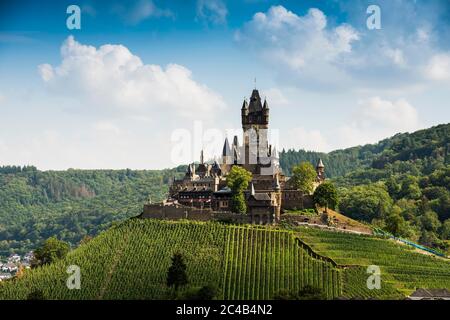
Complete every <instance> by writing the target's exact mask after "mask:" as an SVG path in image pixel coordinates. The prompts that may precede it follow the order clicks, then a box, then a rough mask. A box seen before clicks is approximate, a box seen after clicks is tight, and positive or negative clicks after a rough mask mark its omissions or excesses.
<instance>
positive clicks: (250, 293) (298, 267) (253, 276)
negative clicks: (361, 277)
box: [223, 227, 341, 299]
mask: <svg viewBox="0 0 450 320" xmlns="http://www.w3.org/2000/svg"><path fill="white" fill-rule="evenodd" d="M226 237H227V239H226V250H225V251H226V253H225V276H224V285H223V297H224V298H225V299H271V298H272V297H274V295H275V294H277V293H278V292H280V291H283V290H287V291H289V292H298V291H299V290H300V289H301V288H302V287H304V286H306V285H310V286H313V287H316V288H320V289H322V291H323V292H324V293H325V294H326V296H327V297H328V298H333V297H338V296H340V287H341V279H340V270H338V269H337V268H334V267H333V266H332V265H331V263H327V262H324V261H321V260H319V259H314V258H312V257H311V256H309V255H308V253H307V251H305V250H303V249H301V248H299V246H298V245H297V243H296V242H295V238H294V237H293V235H292V233H290V232H286V231H278V230H267V229H255V228H242V227H230V228H227V229H226Z"/></svg>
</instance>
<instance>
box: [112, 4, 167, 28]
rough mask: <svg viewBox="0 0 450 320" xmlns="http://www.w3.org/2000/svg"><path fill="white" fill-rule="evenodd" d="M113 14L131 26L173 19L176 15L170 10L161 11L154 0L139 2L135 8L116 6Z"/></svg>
mask: <svg viewBox="0 0 450 320" xmlns="http://www.w3.org/2000/svg"><path fill="white" fill-rule="evenodd" d="M112 11H113V13H116V14H117V15H119V17H121V18H122V20H123V21H124V22H125V23H126V24H129V25H137V24H139V23H140V22H142V21H144V20H146V19H148V18H151V17H155V18H160V17H165V18H170V17H171V18H173V17H174V14H173V12H172V11H171V10H169V9H161V8H159V7H157V6H156V5H155V4H154V2H153V1H152V0H138V1H137V2H136V3H135V4H134V5H133V6H131V7H125V6H123V5H115V6H114V7H113V10H112Z"/></svg>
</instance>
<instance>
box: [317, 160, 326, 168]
mask: <svg viewBox="0 0 450 320" xmlns="http://www.w3.org/2000/svg"><path fill="white" fill-rule="evenodd" d="M316 168H325V166H324V165H323V162H322V159H321V158H319V161H317V166H316Z"/></svg>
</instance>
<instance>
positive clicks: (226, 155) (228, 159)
mask: <svg viewBox="0 0 450 320" xmlns="http://www.w3.org/2000/svg"><path fill="white" fill-rule="evenodd" d="M222 163H223V164H232V163H233V155H232V153H231V148H230V144H229V143H228V138H225V142H224V144H223V149H222Z"/></svg>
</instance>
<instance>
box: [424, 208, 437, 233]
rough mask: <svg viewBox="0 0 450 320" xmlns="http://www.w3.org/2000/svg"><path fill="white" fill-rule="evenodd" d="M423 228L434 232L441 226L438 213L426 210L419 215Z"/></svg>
mask: <svg viewBox="0 0 450 320" xmlns="http://www.w3.org/2000/svg"><path fill="white" fill-rule="evenodd" d="M420 221H421V222H422V227H423V229H425V230H427V231H432V232H436V231H437V230H438V229H439V227H440V226H441V222H440V221H439V218H438V215H437V213H436V212H434V211H431V210H430V211H427V212H425V214H424V215H423V216H421V217H420Z"/></svg>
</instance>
